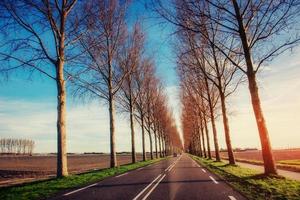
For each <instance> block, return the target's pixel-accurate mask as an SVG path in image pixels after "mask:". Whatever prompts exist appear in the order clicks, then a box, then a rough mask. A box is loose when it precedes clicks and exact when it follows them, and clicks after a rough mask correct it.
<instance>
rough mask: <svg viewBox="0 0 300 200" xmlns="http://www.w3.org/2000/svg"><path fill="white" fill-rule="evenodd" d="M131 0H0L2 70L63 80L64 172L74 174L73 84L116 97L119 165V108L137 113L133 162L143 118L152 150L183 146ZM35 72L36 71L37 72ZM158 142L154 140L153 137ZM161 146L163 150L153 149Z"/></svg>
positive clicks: (60, 132)
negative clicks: (130, 15)
mask: <svg viewBox="0 0 300 200" xmlns="http://www.w3.org/2000/svg"><path fill="white" fill-rule="evenodd" d="M129 6H130V3H129V1H119V0H110V1H96V0H87V1H77V0H49V1H48V0H45V1H40V0H34V1H27V0H15V1H10V0H3V1H1V2H0V13H1V14H0V18H1V23H0V26H1V27H0V28H1V29H0V30H1V31H0V34H1V39H3V41H1V46H0V60H1V68H0V72H1V74H5V75H11V74H12V73H13V72H16V71H21V72H22V73H23V72H24V71H27V72H29V74H32V72H39V73H40V74H42V75H45V76H46V77H48V78H50V79H52V80H53V81H54V82H55V84H56V86H57V176H58V177H62V176H67V175H68V167H67V148H66V142H67V138H66V136H67V133H66V114H67V113H66V103H67V89H66V84H67V83H70V84H69V86H70V88H71V92H72V94H73V95H74V96H75V97H79V98H92V99H96V100H101V101H103V102H105V103H107V104H108V110H109V121H110V152H111V159H110V164H111V167H116V166H117V165H118V163H117V157H116V127H115V115H116V108H120V109H122V110H125V111H126V112H128V113H129V116H130V125H131V143H132V162H136V151H135V131H134V130H135V126H134V122H138V123H139V124H140V125H141V130H142V144H143V158H144V160H146V147H145V146H146V144H145V131H146V132H147V134H148V136H149V140H150V152H151V158H153V157H154V152H155V156H156V157H158V155H160V156H165V155H166V154H168V153H170V152H171V151H172V148H173V146H177V147H178V148H180V144H181V143H180V139H179V136H178V133H177V129H176V126H175V123H174V120H173V118H172V115H171V114H170V112H169V109H168V108H167V105H166V97H165V95H164V93H163V90H162V87H161V84H160V83H159V81H158V79H157V78H156V77H155V69H154V64H153V63H154V61H152V60H151V59H150V58H148V57H147V56H146V55H145V53H144V47H145V44H144V43H145V38H144V33H143V31H142V28H141V26H140V25H139V23H138V22H137V23H136V24H135V25H134V26H133V27H129V26H128V24H127V23H126V13H127V10H128V7H129ZM32 77H34V75H32ZM153 143H154V145H153ZM153 146H154V147H155V150H153Z"/></svg>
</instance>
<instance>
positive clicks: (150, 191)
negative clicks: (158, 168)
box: [143, 174, 166, 200]
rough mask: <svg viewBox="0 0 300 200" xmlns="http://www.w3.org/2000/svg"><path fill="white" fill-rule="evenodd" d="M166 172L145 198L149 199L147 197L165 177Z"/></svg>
mask: <svg viewBox="0 0 300 200" xmlns="http://www.w3.org/2000/svg"><path fill="white" fill-rule="evenodd" d="M165 176H166V175H165V174H164V175H163V176H162V177H161V178H160V179H159V180H158V181H157V183H156V184H155V185H154V186H153V187H152V188H151V190H150V191H149V192H148V193H147V194H146V195H145V196H144V198H143V200H145V199H147V197H148V196H149V195H150V194H151V192H152V191H153V190H154V189H155V188H156V187H157V186H158V184H159V183H160V182H161V181H162V180H163V179H164V178H165Z"/></svg>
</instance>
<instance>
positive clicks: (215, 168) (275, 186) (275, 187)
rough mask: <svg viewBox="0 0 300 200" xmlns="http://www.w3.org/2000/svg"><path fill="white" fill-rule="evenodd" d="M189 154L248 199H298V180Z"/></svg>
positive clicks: (299, 192) (299, 197)
mask: <svg viewBox="0 0 300 200" xmlns="http://www.w3.org/2000/svg"><path fill="white" fill-rule="evenodd" d="M190 156H191V157H192V158H193V159H194V160H196V161H197V162H198V163H199V164H201V165H202V166H204V167H206V168H207V169H208V170H209V171H211V172H213V173H215V174H217V175H218V176H220V177H221V178H223V179H224V180H226V182H228V183H229V184H230V185H232V186H233V188H235V189H236V190H238V191H239V192H241V193H242V194H244V195H245V196H246V197H247V198H248V199H250V200H252V199H253V200H254V199H255V200H266V199H272V200H273V199H280V200H284V199H288V200H299V199H300V182H298V181H294V180H289V179H286V178H283V177H279V176H278V177H276V176H274V177H270V176H265V175H264V174H261V173H259V172H257V171H255V170H252V169H248V168H242V167H239V166H237V165H229V164H227V163H224V162H215V161H213V160H207V159H203V158H199V157H197V156H193V155H190Z"/></svg>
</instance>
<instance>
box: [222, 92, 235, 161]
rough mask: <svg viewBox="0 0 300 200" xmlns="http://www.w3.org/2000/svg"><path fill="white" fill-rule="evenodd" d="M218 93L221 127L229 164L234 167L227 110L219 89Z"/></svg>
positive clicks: (223, 96)
mask: <svg viewBox="0 0 300 200" xmlns="http://www.w3.org/2000/svg"><path fill="white" fill-rule="evenodd" d="M219 92H220V99H221V106H222V116H223V125H224V131H225V140H226V146H227V152H228V159H229V164H232V165H234V164H235V159H234V155H233V150H232V146H231V139H230V129H229V123H228V117H227V109H226V104H225V95H224V93H223V92H222V91H221V90H220V89H219Z"/></svg>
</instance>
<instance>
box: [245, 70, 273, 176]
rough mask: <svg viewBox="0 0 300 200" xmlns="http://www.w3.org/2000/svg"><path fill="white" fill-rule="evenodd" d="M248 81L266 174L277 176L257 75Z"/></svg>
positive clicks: (249, 77) (250, 77)
mask: <svg viewBox="0 0 300 200" xmlns="http://www.w3.org/2000/svg"><path fill="white" fill-rule="evenodd" d="M248 81H249V90H250V94H251V101H252V107H253V111H254V114H255V119H256V124H257V127H258V132H259V137H260V143H261V147H262V155H263V160H264V168H265V174H277V169H276V165H275V161H274V157H273V152H272V147H271V143H270V139H269V133H268V129H267V126H266V122H265V118H264V115H263V111H262V108H261V103H260V98H259V94H258V88H257V83H256V79H255V74H254V75H253V76H248Z"/></svg>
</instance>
